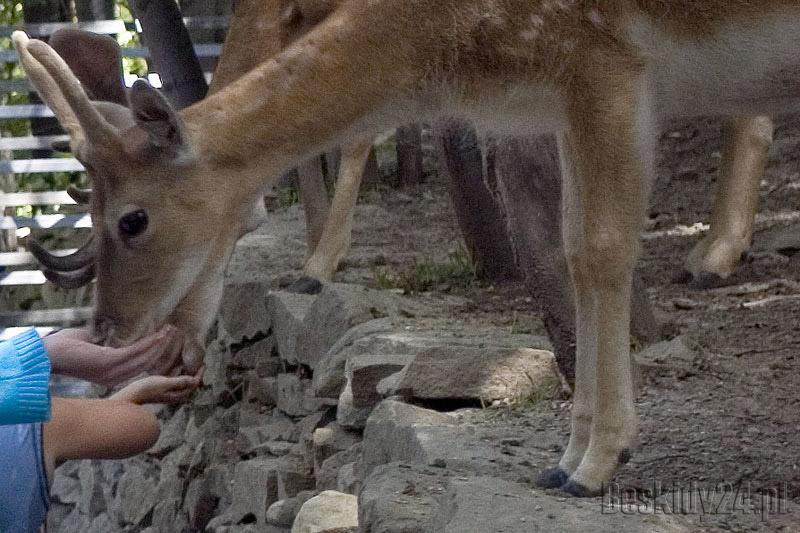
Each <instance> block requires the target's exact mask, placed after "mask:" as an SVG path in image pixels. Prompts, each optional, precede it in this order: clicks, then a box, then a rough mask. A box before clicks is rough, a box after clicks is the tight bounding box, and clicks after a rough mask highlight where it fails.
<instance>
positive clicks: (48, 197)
mask: <svg viewBox="0 0 800 533" xmlns="http://www.w3.org/2000/svg"><path fill="white" fill-rule="evenodd" d="M0 204H2V205H5V206H7V207H17V206H20V205H72V204H75V200H73V199H72V198H71V197H70V195H69V194H67V191H45V192H7V193H0Z"/></svg>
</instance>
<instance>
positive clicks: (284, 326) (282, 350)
mask: <svg viewBox="0 0 800 533" xmlns="http://www.w3.org/2000/svg"><path fill="white" fill-rule="evenodd" d="M316 299H317V297H316V296H310V295H308V294H296V293H292V292H282V291H275V292H272V293H270V295H269V298H268V307H269V312H270V315H271V316H272V317H273V318H272V320H273V328H272V333H273V335H274V337H275V343H276V346H277V348H278V354H279V355H280V358H281V359H282V360H284V361H286V362H287V363H290V364H297V363H298V362H299V356H298V351H297V350H298V343H299V340H300V339H301V338H303V337H306V336H307V333H308V330H307V329H306V326H305V325H304V319H305V317H306V315H307V314H308V313H309V311H310V309H311V307H312V305H313V304H314V302H315V301H316Z"/></svg>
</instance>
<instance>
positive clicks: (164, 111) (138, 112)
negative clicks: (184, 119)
mask: <svg viewBox="0 0 800 533" xmlns="http://www.w3.org/2000/svg"><path fill="white" fill-rule="evenodd" d="M128 98H129V101H130V109H131V111H132V112H133V118H134V120H136V124H137V125H139V127H141V128H142V129H143V130H145V131H146V132H147V134H148V135H149V137H150V143H151V144H152V145H153V146H154V147H156V148H159V149H163V150H168V151H178V150H180V148H182V147H183V146H184V140H185V139H184V135H183V125H182V123H181V119H180V117H179V116H178V113H176V112H175V109H174V108H173V107H172V105H170V103H169V102H168V101H167V99H166V98H165V97H164V95H163V94H161V93H160V92H159V91H158V90H157V89H154V88H153V87H152V86H151V85H150V84H149V83H147V82H146V81H145V80H141V79H140V80H137V81H136V82H135V83H134V84H133V87H131V91H130V94H129V95H128Z"/></svg>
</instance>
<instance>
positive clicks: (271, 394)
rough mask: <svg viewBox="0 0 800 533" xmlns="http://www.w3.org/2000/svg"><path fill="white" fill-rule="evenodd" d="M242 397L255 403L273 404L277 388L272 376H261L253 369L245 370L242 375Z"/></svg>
mask: <svg viewBox="0 0 800 533" xmlns="http://www.w3.org/2000/svg"><path fill="white" fill-rule="evenodd" d="M242 388H243V390H242V399H243V400H244V401H245V402H247V403H254V404H257V405H275V404H276V402H277V396H278V390H277V380H276V378H274V377H261V376H259V375H258V372H257V371H255V370H250V371H248V372H245V373H244V375H243V376H242Z"/></svg>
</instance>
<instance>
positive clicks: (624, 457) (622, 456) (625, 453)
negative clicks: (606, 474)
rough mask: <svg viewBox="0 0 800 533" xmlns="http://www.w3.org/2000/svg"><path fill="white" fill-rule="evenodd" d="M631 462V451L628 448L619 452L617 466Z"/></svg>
mask: <svg viewBox="0 0 800 533" xmlns="http://www.w3.org/2000/svg"><path fill="white" fill-rule="evenodd" d="M630 460H631V451H630V450H629V449H627V448H625V449H624V450H622V451H621V452H619V457H618V458H617V464H619V465H620V466H622V465H626V464H628V461H630Z"/></svg>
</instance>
